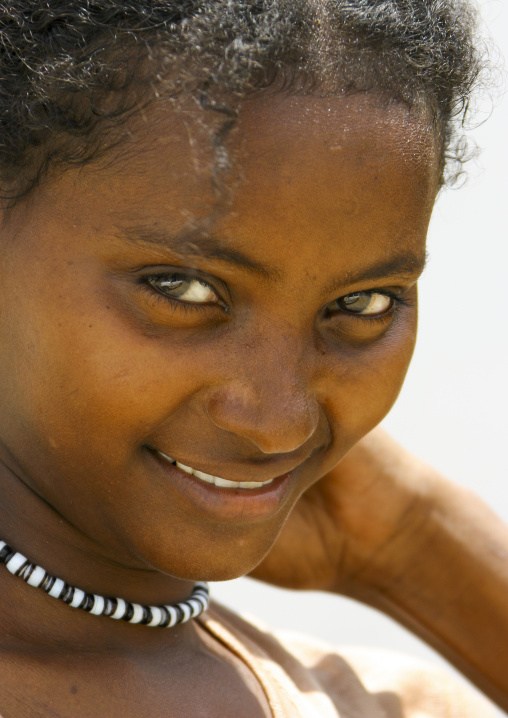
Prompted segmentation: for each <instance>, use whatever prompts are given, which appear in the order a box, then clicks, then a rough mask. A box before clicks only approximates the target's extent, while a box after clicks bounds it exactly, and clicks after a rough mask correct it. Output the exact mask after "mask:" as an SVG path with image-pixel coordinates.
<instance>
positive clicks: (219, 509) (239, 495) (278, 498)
mask: <svg viewBox="0 0 508 718" xmlns="http://www.w3.org/2000/svg"><path fill="white" fill-rule="evenodd" d="M149 454H150V455H151V456H152V457H153V459H154V461H155V463H156V465H157V466H158V467H159V469H160V470H162V471H163V473H164V476H165V478H166V479H167V480H168V481H170V482H171V486H172V487H174V488H175V489H176V490H177V491H178V493H179V494H180V496H182V497H183V498H184V500H185V501H186V503H190V504H192V505H193V506H194V507H195V508H197V509H199V510H200V511H201V512H202V513H204V514H206V515H207V517H209V518H215V519H216V520H218V521H228V522H241V523H251V522H255V521H260V520H263V519H268V518H270V517H271V516H273V515H275V514H276V513H277V512H278V511H279V510H280V509H281V507H282V506H283V504H284V503H285V502H286V500H287V498H288V496H289V493H290V486H291V472H290V473H288V474H282V475H281V476H277V477H276V478H275V479H274V480H273V481H272V482H271V483H269V484H265V485H264V486H260V487H259V489H240V488H231V489H228V488H225V487H223V486H215V484H209V483H208V482H206V481H201V479H198V478H197V477H196V476H193V475H192V474H188V473H187V472H186V471H182V470H181V469H179V468H178V467H177V466H175V465H174V464H170V463H169V462H168V461H166V460H165V459H163V458H162V457H161V456H160V455H159V454H157V452H156V451H153V450H150V451H149Z"/></svg>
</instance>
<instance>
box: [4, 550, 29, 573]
mask: <svg viewBox="0 0 508 718" xmlns="http://www.w3.org/2000/svg"><path fill="white" fill-rule="evenodd" d="M24 563H26V556H23V554H22V553H15V554H14V556H12V558H10V559H9V560H8V561H7V563H6V564H5V565H6V566H7V568H8V569H9V571H10V572H11V573H16V571H17V570H18V569H19V568H21V566H22V565H23V564H24Z"/></svg>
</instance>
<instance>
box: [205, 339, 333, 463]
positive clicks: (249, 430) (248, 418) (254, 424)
mask: <svg viewBox="0 0 508 718" xmlns="http://www.w3.org/2000/svg"><path fill="white" fill-rule="evenodd" d="M258 336H259V335H258ZM295 344H296V343H295V342H294V341H288V340H287V338H286V339H284V338H279V340H278V341H275V342H267V341H266V340H264V341H263V342H262V344H260V343H257V344H256V346H255V347H254V348H253V345H252V344H250V349H249V350H248V351H247V352H245V353H243V352H242V353H241V355H240V356H238V357H237V359H236V363H237V365H236V366H234V367H233V366H231V363H230V362H229V361H227V360H226V361H225V364H226V367H225V368H226V371H228V374H229V376H228V377H227V378H226V379H225V380H224V381H223V382H221V383H220V385H219V386H216V387H215V388H214V389H213V390H212V391H211V393H210V395H209V397H208V402H207V411H208V415H209V417H210V419H211V420H212V422H213V423H214V424H215V425H216V426H218V427H219V428H220V429H223V430H226V431H228V432H231V433H233V434H235V435H237V436H241V437H244V438H246V439H248V440H249V441H251V442H252V443H253V444H255V445H256V447H257V448H258V449H259V450H260V451H262V452H263V453H265V454H278V453H289V452H291V451H295V450H296V449H298V448H299V447H301V446H302V445H303V444H305V443H306V442H309V440H311V439H312V437H313V436H316V437H317V430H318V425H319V420H320V409H319V404H318V401H317V398H316V396H315V394H314V393H313V391H312V389H311V376H310V374H311V372H310V371H309V369H308V367H307V363H306V362H305V361H304V360H303V359H302V358H301V349H300V356H299V355H298V353H297V352H296V349H297V346H295ZM238 364H239V365H240V366H238Z"/></svg>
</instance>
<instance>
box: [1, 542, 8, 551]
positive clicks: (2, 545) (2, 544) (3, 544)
mask: <svg viewBox="0 0 508 718" xmlns="http://www.w3.org/2000/svg"><path fill="white" fill-rule="evenodd" d="M4 546H7V544H6V543H5V541H0V551H1V550H2V549H3V547H4Z"/></svg>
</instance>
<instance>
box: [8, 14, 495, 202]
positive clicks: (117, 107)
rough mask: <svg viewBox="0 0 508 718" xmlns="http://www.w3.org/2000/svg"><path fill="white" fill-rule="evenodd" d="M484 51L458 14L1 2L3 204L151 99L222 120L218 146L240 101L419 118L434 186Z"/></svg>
mask: <svg viewBox="0 0 508 718" xmlns="http://www.w3.org/2000/svg"><path fill="white" fill-rule="evenodd" d="M480 48H481V43H480V42H478V40H477V19H476V13H475V11H474V8H473V7H472V6H471V4H470V3H469V2H467V0H128V1H127V2H124V1H122V0H42V1H41V0H37V1H35V0H9V1H8V2H3V1H2V0H0V191H1V194H2V196H3V198H4V201H5V200H7V201H10V202H14V201H15V200H16V199H17V198H19V197H22V196H24V195H25V194H27V193H28V192H30V191H31V189H32V188H33V187H34V186H35V185H36V184H37V182H38V181H39V180H40V178H41V177H42V176H43V175H44V173H45V172H47V170H48V169H49V168H50V167H53V166H55V165H62V164H63V165H65V164H68V165H73V164H82V163H86V162H87V161H90V160H91V159H93V158H95V157H97V156H98V155H99V154H100V153H101V152H104V151H106V150H107V149H108V148H110V147H111V146H112V145H114V144H115V143H116V142H119V141H121V131H120V128H121V127H122V126H124V124H125V123H124V121H125V120H126V119H128V118H129V117H130V116H131V115H132V113H134V112H137V111H138V110H139V108H140V107H141V106H143V105H144V104H146V103H147V102H151V101H153V100H154V99H156V98H159V97H161V96H173V97H177V96H181V95H182V93H183V94H184V95H188V94H189V93H194V94H195V96H196V98H199V100H200V102H201V105H202V107H203V108H205V110H206V109H212V110H216V111H217V110H218V111H219V112H223V113H224V114H225V124H224V126H223V129H222V135H221V137H222V136H223V135H225V134H226V132H227V130H228V128H229V127H230V126H231V125H232V124H233V123H234V121H235V111H234V109H233V108H234V106H235V102H236V100H237V99H238V98H241V97H242V96H245V95H246V94H247V93H253V92H257V91H260V90H263V89H266V88H267V87H272V88H276V90H275V91H287V92H290V91H293V92H311V93H327V94H334V93H335V94H337V93H341V94H343V93H352V92H376V93H378V94H379V95H380V96H382V97H384V98H386V100H387V101H393V100H396V101H401V102H405V103H407V104H408V105H409V106H410V107H411V108H413V107H417V108H418V107H425V108H426V109H427V111H430V115H431V118H432V121H433V122H434V125H435V128H436V132H437V133H438V136H439V137H440V138H441V142H442V148H443V181H444V180H446V179H449V178H450V176H454V175H456V174H457V167H458V166H460V164H461V162H462V160H463V158H464V144H463V141H462V131H461V127H462V123H463V119H464V116H465V113H466V111H467V108H468V103H469V98H470V95H471V91H472V88H473V86H474V85H475V82H476V81H477V79H478V77H479V76H480V74H481V71H482V67H483V57H482V56H483V52H482V51H481V50H480ZM218 97H220V98H222V99H221V100H220V101H218V100H217V98H218ZM224 98H226V101H224ZM215 142H216V144H217V145H219V144H221V143H220V142H219V141H217V136H216V137H215Z"/></svg>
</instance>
